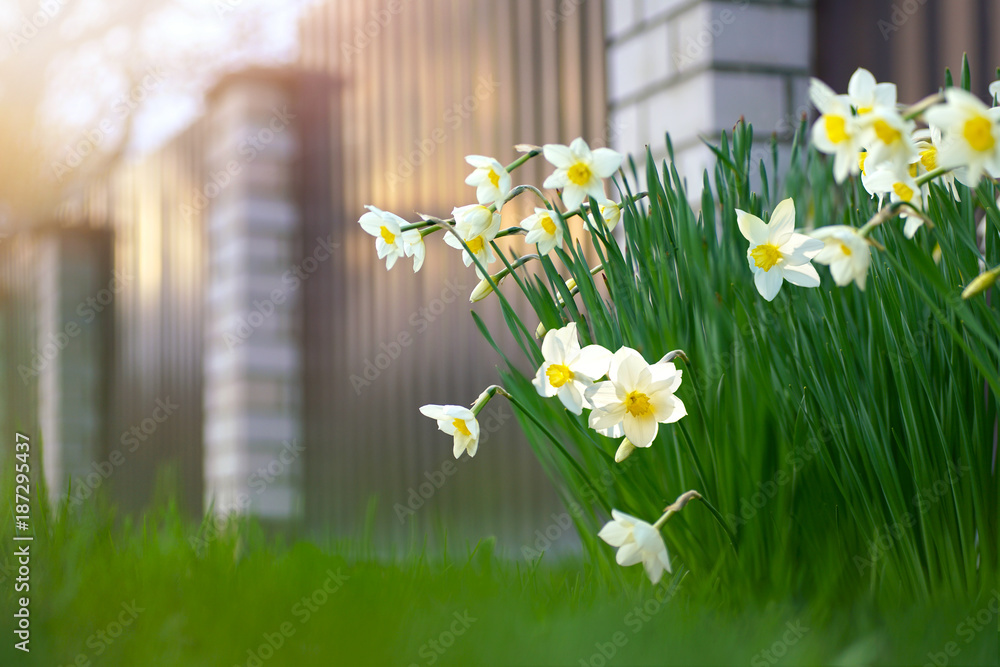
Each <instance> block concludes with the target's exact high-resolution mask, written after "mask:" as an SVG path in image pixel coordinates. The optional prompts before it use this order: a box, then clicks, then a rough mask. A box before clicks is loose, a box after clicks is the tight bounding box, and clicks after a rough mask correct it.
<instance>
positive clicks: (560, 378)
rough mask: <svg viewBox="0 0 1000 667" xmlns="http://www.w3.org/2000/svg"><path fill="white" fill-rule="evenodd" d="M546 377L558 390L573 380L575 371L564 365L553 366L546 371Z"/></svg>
mask: <svg viewBox="0 0 1000 667" xmlns="http://www.w3.org/2000/svg"><path fill="white" fill-rule="evenodd" d="M545 375H546V376H548V378H549V384H551V385H552V386H553V387H555V388H556V389H558V388H559V387H561V386H563V385H564V384H566V383H567V382H569V381H570V380H572V379H573V371H571V370H570V369H569V366H563V365H562V364H551V365H550V366H549V367H548V369H547V370H546V371H545Z"/></svg>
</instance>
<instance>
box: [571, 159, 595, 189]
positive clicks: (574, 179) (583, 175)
mask: <svg viewBox="0 0 1000 667" xmlns="http://www.w3.org/2000/svg"><path fill="white" fill-rule="evenodd" d="M566 177H567V178H568V179H569V182H570V183H572V184H573V185H586V184H587V183H589V182H590V167H588V166H587V165H585V164H584V163H582V162H577V163H576V164H574V165H573V166H572V167H570V168H569V169H568V170H567V171H566Z"/></svg>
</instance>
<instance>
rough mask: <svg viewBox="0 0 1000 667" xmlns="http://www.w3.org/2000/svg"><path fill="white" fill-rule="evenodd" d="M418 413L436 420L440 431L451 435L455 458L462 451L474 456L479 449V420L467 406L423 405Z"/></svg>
mask: <svg viewBox="0 0 1000 667" xmlns="http://www.w3.org/2000/svg"><path fill="white" fill-rule="evenodd" d="M420 413H421V414H422V415H424V416H425V417H430V418H431V419H434V420H436V421H437V425H438V428H439V429H441V431H442V432H444V433H447V434H448V435H450V436H453V437H454V439H455V446H454V449H453V450H452V453H454V455H455V458H456V459H457V458H458V457H460V456H461V455H462V452H468V453H469V456H470V457H472V456H475V455H476V451H477V450H478V449H479V422H478V421H477V420H476V415H474V414H473V413H472V410H470V409H469V408H464V407H462V406H460V405H434V404H430V405H425V406H423V407H422V408H420Z"/></svg>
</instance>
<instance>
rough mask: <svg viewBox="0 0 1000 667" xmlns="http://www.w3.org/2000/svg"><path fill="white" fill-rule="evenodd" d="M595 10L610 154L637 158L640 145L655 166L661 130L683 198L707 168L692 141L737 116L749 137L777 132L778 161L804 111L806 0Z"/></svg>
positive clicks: (674, 2) (662, 151)
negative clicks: (603, 49) (603, 53)
mask: <svg viewBox="0 0 1000 667" xmlns="http://www.w3.org/2000/svg"><path fill="white" fill-rule="evenodd" d="M605 11H606V19H607V20H606V22H605V26H606V27H605V31H606V35H607V45H608V47H607V58H608V67H607V76H608V104H609V112H610V119H611V124H612V126H613V127H617V128H619V131H618V133H617V136H616V138H615V142H614V147H615V148H617V149H618V150H620V151H622V152H626V153H632V154H634V155H635V156H636V158H637V161H639V158H641V157H642V156H643V155H644V154H645V146H646V145H647V144H648V145H649V146H650V148H651V149H652V152H653V157H654V158H655V159H657V160H658V161H659V160H660V159H662V158H664V157H665V156H666V147H665V142H664V133H665V132H670V136H671V139H672V140H673V143H674V152H675V156H676V163H677V169H678V171H679V172H680V173H681V175H682V176H685V177H687V178H688V180H689V183H690V185H691V188H690V190H691V192H692V194H697V193H698V192H700V188H701V172H702V169H704V168H705V167H707V166H710V165H712V164H714V160H713V159H712V154H711V151H709V150H708V148H707V147H705V146H704V145H703V144H702V143H701V142H700V141H699V137H701V136H704V137H709V138H717V137H718V136H719V134H720V132H721V131H723V130H726V131H728V130H731V129H732V127H733V126H734V125H735V124H736V121H737V120H739V118H740V116H744V117H745V118H746V119H747V121H748V122H750V123H752V124H753V126H754V136H755V137H756V138H757V139H758V140H763V139H766V138H768V137H770V135H771V134H772V133H778V135H779V137H780V138H781V139H782V140H783V141H784V143H785V149H784V153H785V155H786V156H787V152H788V148H787V146H788V144H789V140H790V138H791V134H792V133H793V132H794V130H795V127H796V125H797V123H798V120H799V118H800V117H801V115H802V113H803V112H804V111H805V110H806V109H807V108H808V106H807V104H808V85H809V78H808V77H809V72H810V64H811V57H812V44H813V34H812V26H813V8H812V2H811V0H729V1H722V2H719V1H715V2H709V1H707V0H608V1H606V2H605ZM755 144H757V145H758V146H759V148H760V149H762V148H763V146H764V144H763V142H762V141H760V143H758V142H755ZM766 155H767V152H766V151H764V150H760V157H765V156H766ZM767 162H768V163H769V162H770V160H769V159H768V160H767Z"/></svg>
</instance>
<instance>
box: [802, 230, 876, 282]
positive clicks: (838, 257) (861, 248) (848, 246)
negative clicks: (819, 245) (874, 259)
mask: <svg viewBox="0 0 1000 667" xmlns="http://www.w3.org/2000/svg"><path fill="white" fill-rule="evenodd" d="M812 237H813V238H816V239H819V240H820V241H822V242H823V244H824V245H823V249H822V250H820V251H819V252H818V253H817V254H816V256H815V257H813V261H815V262H819V263H820V264H826V265H827V266H829V267H830V275H831V276H833V281H834V282H835V283H837V285H839V286H840V287H843V286H844V285H847V284H849V283H850V282H851V281H854V282H855V283H856V284H857V286H858V289H860V290H864V289H865V282H866V281H867V279H868V266H869V265H870V264H871V250H870V249H869V246H868V242H867V241H866V240H865V239H863V238H861V235H860V234H858V230H857V229H855V228H854V227H849V226H847V225H830V226H829V227H820V228H819V229H817V230H815V231H814V232H813V233H812Z"/></svg>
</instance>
